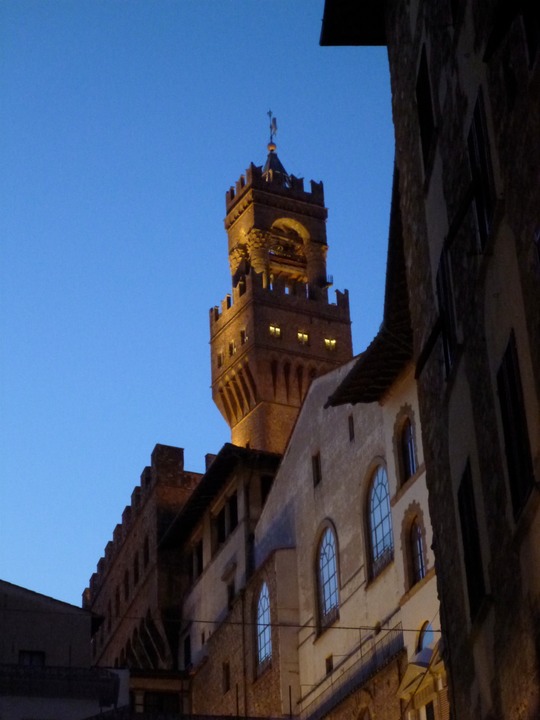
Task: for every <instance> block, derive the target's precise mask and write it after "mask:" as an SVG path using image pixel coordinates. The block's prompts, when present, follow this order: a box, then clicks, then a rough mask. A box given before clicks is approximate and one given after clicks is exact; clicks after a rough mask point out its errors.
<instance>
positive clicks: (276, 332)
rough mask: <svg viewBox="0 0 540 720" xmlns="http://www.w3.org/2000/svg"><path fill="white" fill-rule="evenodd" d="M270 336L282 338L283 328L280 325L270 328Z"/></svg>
mask: <svg viewBox="0 0 540 720" xmlns="http://www.w3.org/2000/svg"><path fill="white" fill-rule="evenodd" d="M268 330H269V332H270V335H271V336H272V337H275V338H280V337H281V328H280V327H279V325H270V326H269V328H268Z"/></svg>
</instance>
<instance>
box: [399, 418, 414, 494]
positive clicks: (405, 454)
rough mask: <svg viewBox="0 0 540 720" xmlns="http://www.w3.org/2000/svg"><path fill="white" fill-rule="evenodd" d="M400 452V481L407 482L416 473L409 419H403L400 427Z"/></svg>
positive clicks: (411, 428) (412, 433)
mask: <svg viewBox="0 0 540 720" xmlns="http://www.w3.org/2000/svg"><path fill="white" fill-rule="evenodd" d="M400 451H401V468H402V476H401V481H402V482H407V480H408V479H409V478H411V477H412V476H413V475H414V474H415V473H416V453H415V449H414V432H413V427H412V423H411V421H410V419H409V418H406V419H405V422H404V423H403V425H402V427H401V436H400Z"/></svg>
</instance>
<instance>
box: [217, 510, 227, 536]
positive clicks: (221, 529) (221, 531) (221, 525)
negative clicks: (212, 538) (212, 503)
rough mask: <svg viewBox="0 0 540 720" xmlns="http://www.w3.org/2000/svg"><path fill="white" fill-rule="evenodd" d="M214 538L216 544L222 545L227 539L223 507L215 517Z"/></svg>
mask: <svg viewBox="0 0 540 720" xmlns="http://www.w3.org/2000/svg"><path fill="white" fill-rule="evenodd" d="M216 537H217V541H218V544H221V543H224V542H225V539H226V538H227V524H226V521H225V507H222V508H221V510H220V511H219V512H218V514H217V517H216Z"/></svg>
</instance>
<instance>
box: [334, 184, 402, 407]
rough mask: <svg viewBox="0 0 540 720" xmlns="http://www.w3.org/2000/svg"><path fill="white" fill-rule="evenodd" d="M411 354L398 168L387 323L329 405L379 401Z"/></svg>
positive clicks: (388, 268) (388, 271)
mask: <svg viewBox="0 0 540 720" xmlns="http://www.w3.org/2000/svg"><path fill="white" fill-rule="evenodd" d="M411 356H412V330H411V318H410V313H409V300H408V291H407V277H406V272H405V257H404V251H403V232H402V226H401V212H400V208H399V178H398V173H397V170H396V171H395V172H394V184H393V190H392V207H391V211H390V231H389V238H388V256H387V261H386V287H385V296H384V318H383V322H382V325H381V327H380V329H379V332H378V333H377V335H376V336H375V338H374V339H373V341H372V342H371V344H370V345H369V346H368V347H367V349H366V350H365V351H364V352H363V353H361V354H360V355H359V356H358V359H357V361H356V363H355V364H354V366H353V367H352V369H351V370H350V372H349V374H348V375H347V376H346V377H345V379H344V380H343V381H342V382H341V383H340V384H339V385H338V387H337V389H336V390H335V392H334V393H333V394H332V395H331V396H330V397H329V398H328V401H327V403H326V404H327V406H329V405H332V406H333V405H343V404H345V403H352V404H354V403H359V402H363V403H369V402H374V401H376V400H379V399H380V398H381V397H382V395H384V393H385V392H386V391H387V390H388V388H389V387H390V385H391V384H392V383H393V382H394V380H395V379H396V378H397V376H398V375H399V373H400V372H401V371H402V370H403V368H404V367H405V365H406V364H407V362H408V361H409V360H410V358H411Z"/></svg>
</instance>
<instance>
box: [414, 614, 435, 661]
mask: <svg viewBox="0 0 540 720" xmlns="http://www.w3.org/2000/svg"><path fill="white" fill-rule="evenodd" d="M434 643H435V633H434V632H433V627H432V625H431V623H429V622H427V621H426V622H425V623H424V624H423V625H422V629H421V630H420V633H419V635H418V644H417V646H416V652H417V653H419V652H421V651H422V650H425V649H427V648H432V647H433V644H434Z"/></svg>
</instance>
